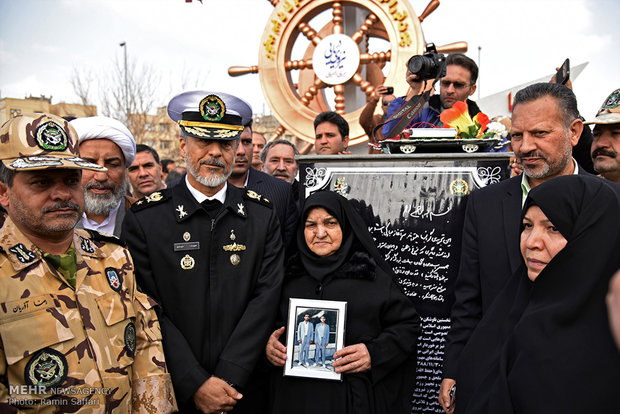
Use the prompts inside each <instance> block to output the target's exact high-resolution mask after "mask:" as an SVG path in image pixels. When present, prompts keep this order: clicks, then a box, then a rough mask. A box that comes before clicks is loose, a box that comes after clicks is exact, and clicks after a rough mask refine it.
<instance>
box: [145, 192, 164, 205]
mask: <svg viewBox="0 0 620 414" xmlns="http://www.w3.org/2000/svg"><path fill="white" fill-rule="evenodd" d="M162 198H164V197H163V196H162V195H161V193H160V192H159V191H156V192H154V193H153V194H151V195H147V196H146V201H147V202H149V203H154V202H155V201H159V200H161V199H162Z"/></svg>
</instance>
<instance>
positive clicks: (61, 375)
mask: <svg viewBox="0 0 620 414" xmlns="http://www.w3.org/2000/svg"><path fill="white" fill-rule="evenodd" d="M66 376H67V359H66V358H65V356H64V355H63V354H61V353H60V352H58V351H56V350H55V349H52V348H43V349H42V350H40V351H39V352H37V353H36V354H34V355H33V356H32V358H30V361H28V363H27V364H26V368H25V369H24V380H25V381H26V384H27V385H30V386H43V387H45V388H47V387H55V386H57V385H59V384H61V383H62V382H63V381H64V380H65V378H66Z"/></svg>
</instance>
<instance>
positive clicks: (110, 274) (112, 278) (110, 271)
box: [105, 267, 123, 292]
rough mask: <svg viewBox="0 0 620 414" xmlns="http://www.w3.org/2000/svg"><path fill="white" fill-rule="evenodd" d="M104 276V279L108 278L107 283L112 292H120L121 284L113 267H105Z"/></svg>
mask: <svg viewBox="0 0 620 414" xmlns="http://www.w3.org/2000/svg"><path fill="white" fill-rule="evenodd" d="M105 276H106V278H108V283H109V284H110V287H111V288H112V290H114V291H115V292H120V291H121V287H123V283H122V282H121V279H120V278H119V277H118V272H117V271H116V269H115V268H113V267H106V268H105Z"/></svg>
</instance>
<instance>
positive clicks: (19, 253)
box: [9, 243, 37, 263]
mask: <svg viewBox="0 0 620 414" xmlns="http://www.w3.org/2000/svg"><path fill="white" fill-rule="evenodd" d="M9 251H10V252H11V253H13V254H14V255H15V257H16V258H17V260H19V261H20V262H22V263H30V262H32V261H33V260H34V259H36V258H37V256H36V255H35V254H34V252H32V251H30V250H28V249H26V246H24V245H23V244H21V243H17V244H16V245H15V246H13V247H10V248H9Z"/></svg>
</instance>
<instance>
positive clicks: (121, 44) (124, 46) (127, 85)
mask: <svg viewBox="0 0 620 414" xmlns="http://www.w3.org/2000/svg"><path fill="white" fill-rule="evenodd" d="M119 46H120V47H122V48H123V49H124V51H125V116H126V117H127V122H129V83H128V82H127V42H121V43H120V44H119Z"/></svg>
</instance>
